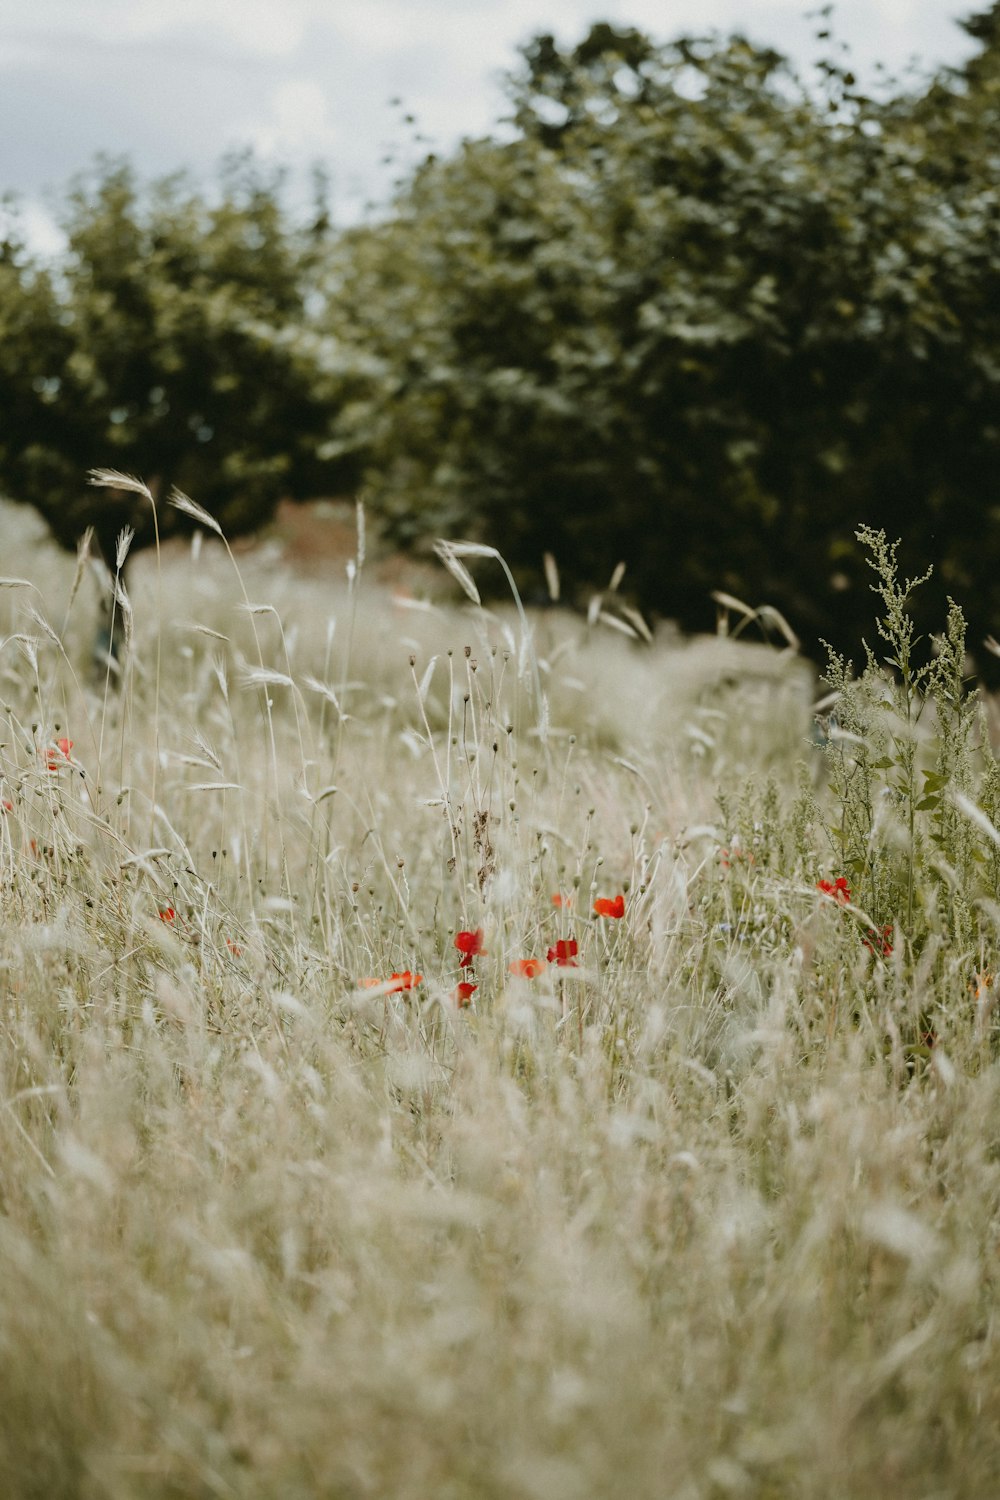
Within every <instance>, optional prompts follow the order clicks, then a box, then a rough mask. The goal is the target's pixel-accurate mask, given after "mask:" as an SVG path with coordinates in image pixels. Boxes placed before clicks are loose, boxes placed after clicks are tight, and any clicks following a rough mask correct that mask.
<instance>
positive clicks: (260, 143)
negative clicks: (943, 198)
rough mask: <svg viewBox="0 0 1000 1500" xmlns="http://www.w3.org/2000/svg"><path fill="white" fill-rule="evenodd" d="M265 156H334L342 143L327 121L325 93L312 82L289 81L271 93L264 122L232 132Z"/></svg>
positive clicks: (327, 106)
mask: <svg viewBox="0 0 1000 1500" xmlns="http://www.w3.org/2000/svg"><path fill="white" fill-rule="evenodd" d="M234 133H235V134H236V135H237V136H240V137H242V138H243V139H244V140H248V141H250V143H251V144H252V145H253V146H254V148H255V149H256V150H257V151H259V152H260V153H261V154H262V155H264V156H276V157H279V158H282V159H285V158H287V157H289V156H296V157H301V156H305V157H316V156H329V155H332V154H335V153H336V152H337V150H338V148H339V147H340V146H342V145H343V140H342V137H341V133H340V131H339V130H338V129H337V127H336V126H335V124H334V122H333V121H332V119H331V118H330V107H329V99H328V94H327V91H326V90H325V89H324V88H323V87H322V86H321V85H320V84H319V83H317V82H316V81H315V79H312V78H288V79H285V80H284V81H283V82H282V83H279V84H278V85H277V87H276V88H275V89H273V90H272V92H271V95H270V98H269V100H268V111H267V114H266V115H265V116H264V118H263V119H262V120H261V119H255V120H253V121H248V122H247V123H245V124H244V125H243V126H242V128H241V127H240V126H237V127H236V129H235V132H234Z"/></svg>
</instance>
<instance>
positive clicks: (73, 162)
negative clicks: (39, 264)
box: [0, 0, 986, 242]
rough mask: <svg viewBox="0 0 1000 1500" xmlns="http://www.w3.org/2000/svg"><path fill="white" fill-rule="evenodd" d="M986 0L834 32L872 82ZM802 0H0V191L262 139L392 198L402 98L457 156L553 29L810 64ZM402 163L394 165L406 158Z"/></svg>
mask: <svg viewBox="0 0 1000 1500" xmlns="http://www.w3.org/2000/svg"><path fill="white" fill-rule="evenodd" d="M985 5H986V0H965V3H962V0H958V3H955V0H842V3H841V4H840V5H838V6H837V7H836V8H835V11H834V27H835V31H836V33H837V34H838V35H839V36H840V37H841V38H843V39H844V40H845V41H847V42H848V43H849V44H850V46H851V49H852V57H853V60H854V63H855V65H856V67H857V68H858V69H859V71H860V72H861V74H862V76H870V75H869V73H868V69H869V68H870V66H871V64H872V63H873V62H874V60H875V59H881V60H882V61H884V62H885V63H886V64H887V65H888V66H889V67H890V68H892V69H895V70H897V71H898V70H901V69H903V68H904V67H905V66H906V64H907V62H908V61H909V60H910V59H911V58H913V57H914V56H918V57H919V58H920V59H921V60H922V61H923V63H924V64H925V65H926V66H937V65H939V64H942V63H957V62H960V61H961V60H962V59H963V58H964V57H966V56H967V55H968V54H969V52H970V51H971V50H972V48H971V46H970V42H969V39H968V38H967V37H966V36H965V34H964V33H963V32H962V31H960V30H959V28H958V27H957V25H956V24H955V20H954V18H955V16H956V15H958V16H961V15H967V14H969V12H970V11H975V10H982V9H984V8H985ZM809 8H810V6H809V5H808V4H807V3H806V0H743V3H740V0H603V3H601V0H595V3H590V0H0V192H2V191H3V190H10V189H14V190H16V191H17V192H18V193H20V194H22V195H23V196H24V197H25V199H27V200H28V201H29V203H30V205H31V216H32V224H33V226H34V233H35V235H36V236H37V238H38V240H39V242H41V241H43V240H44V238H45V233H46V227H45V211H44V208H43V205H44V203H45V202H46V194H47V193H48V194H51V192H52V190H53V189H58V188H59V187H60V186H61V185H63V184H64V183H65V182H66V181H67V179H68V178H70V177H71V176H72V175H73V173H75V172H77V171H79V170H80V169H82V168H84V167H86V166H87V165H88V164H89V163H90V162H91V161H92V160H93V157H94V155H95V154H96V153H97V152H99V151H108V152H112V153H121V154H127V155H128V156H129V157H130V158H131V159H132V161H133V162H134V163H135V164H136V166H137V167H138V168H139V169H140V171H141V172H142V173H144V174H149V175H155V174H158V173H163V172H168V171H172V170H173V169H175V168H177V167H179V166H187V167H192V168H194V169H196V170H198V171H203V170H207V169H210V168H211V167H212V166H213V165H214V163H215V162H216V161H217V160H218V158H219V157H220V156H221V155H222V153H223V152H224V151H226V150H227V149H229V148H232V147H234V146H238V145H252V146H253V147H254V148H255V149H256V150H257V151H258V152H259V153H261V154H262V155H264V156H268V157H273V158H275V159H278V160H282V161H285V162H289V163H291V164H293V165H294V164H304V163H305V162H307V161H309V160H312V159H317V158H318V159H321V160H322V161H323V162H324V163H325V164H326V165H327V167H328V168H329V170H330V172H331V174H332V178H333V185H334V194H335V196H334V211H335V214H336V217H337V218H338V220H341V221H343V220H345V219H348V218H350V219H354V218H356V217H357V216H358V215H359V213H361V212H362V210H363V205H364V204H365V202H366V201H369V200H373V199H374V200H377V199H378V198H379V197H381V196H384V194H385V192H386V190H387V186H388V184H389V182H390V181H391V176H392V172H393V168H392V167H389V166H386V165H385V164H384V163H383V158H384V157H385V156H386V155H387V154H388V152H389V149H390V148H391V147H392V146H393V145H394V144H397V145H398V144H400V143H402V144H403V145H404V152H403V159H404V160H405V159H407V153H408V154H409V158H410V159H412V157H413V154H414V151H415V150H416V149H417V148H414V147H413V146H409V147H406V146H405V143H406V141H407V136H408V133H410V132H408V129H407V127H405V126H404V125H403V124H402V123H401V120H400V113H401V112H400V109H399V108H398V107H392V106H390V103H389V101H390V100H391V99H392V98H394V97H400V98H401V99H402V100H403V101H404V105H405V107H406V108H408V110H409V111H410V112H411V113H412V114H413V115H414V116H415V117H416V120H417V126H418V128H419V129H420V130H421V131H422V133H423V134H424V135H425V136H426V137H427V138H428V142H427V145H426V147H424V148H423V149H432V148H433V149H435V150H447V149H449V148H450V147H451V146H452V145H454V144H455V143H456V142H457V141H458V140H459V139H460V138H461V137H462V136H463V135H476V134H481V133H483V132H485V131H486V130H488V129H489V127H490V126H491V124H492V123H493V122H494V121H495V120H496V118H497V116H498V114H499V113H501V112H502V109H503V96H502V93H501V88H500V82H499V80H500V75H501V74H502V72H503V71H504V69H507V68H510V67H511V66H512V65H513V64H514V63H515V61H516V48H517V46H518V44H519V43H520V42H523V41H524V40H526V39H527V38H528V37H529V36H531V35H532V34H533V33H535V32H537V31H545V30H548V31H553V32H555V34H556V35H557V36H558V37H560V38H561V39H562V40H564V41H575V40H578V39H579V37H580V36H581V35H582V34H583V33H584V31H585V29H586V27H587V24H588V22H590V21H592V20H602V19H603V20H610V21H614V22H618V23H630V24H633V25H637V26H639V27H641V28H643V29H644V30H646V31H648V32H649V33H650V34H651V35H653V36H654V37H657V38H661V39H666V38H669V37H672V36H676V35H679V34H680V33H682V32H688V33H691V32H695V33H703V32H705V31H707V30H713V29H715V30H720V31H731V30H734V29H741V30H742V31H744V33H745V34H747V35H749V36H750V37H751V38H752V39H754V40H759V41H762V42H766V43H769V44H771V45H774V46H777V47H778V48H779V49H781V50H782V51H785V52H787V53H789V54H790V55H791V56H792V57H793V58H795V59H796V60H797V61H799V62H801V63H805V62H807V61H808V60H809V59H810V58H811V57H812V56H814V55H815V50H816V47H815V43H814V42H813V41H812V40H811V37H812V33H813V32H814V31H815V29H816V25H817V22H816V21H815V20H812V21H808V20H806V19H805V17H804V12H805V11H806V10H807V9H809ZM396 170H397V171H398V167H397V168H396Z"/></svg>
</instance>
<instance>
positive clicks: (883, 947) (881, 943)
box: [862, 922, 892, 958]
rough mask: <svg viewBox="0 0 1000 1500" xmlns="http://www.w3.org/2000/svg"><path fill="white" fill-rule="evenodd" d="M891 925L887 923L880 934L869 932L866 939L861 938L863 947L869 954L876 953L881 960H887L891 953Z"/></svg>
mask: <svg viewBox="0 0 1000 1500" xmlns="http://www.w3.org/2000/svg"><path fill="white" fill-rule="evenodd" d="M891 939H892V923H891V922H887V923H886V924H885V926H884V927H883V928H882V931H881V932H874V931H873V932H870V933H869V934H868V936H867V937H866V938H862V942H863V943H864V945H865V947H866V948H867V949H868V950H869V951H870V952H871V953H877V954H879V956H880V957H882V958H888V957H889V954H890V953H891V952H892V941H891Z"/></svg>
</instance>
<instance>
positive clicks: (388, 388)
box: [337, 24, 1000, 646]
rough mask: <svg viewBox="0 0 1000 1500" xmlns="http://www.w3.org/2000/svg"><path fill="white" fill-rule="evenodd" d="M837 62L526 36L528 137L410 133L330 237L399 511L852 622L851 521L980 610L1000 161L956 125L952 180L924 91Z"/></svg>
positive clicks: (374, 446)
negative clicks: (962, 153)
mask: <svg viewBox="0 0 1000 1500" xmlns="http://www.w3.org/2000/svg"><path fill="white" fill-rule="evenodd" d="M826 79H827V87H826V90H825V92H823V93H822V94H820V95H818V96H817V94H816V93H815V92H810V91H808V90H806V89H805V88H804V87H803V86H802V85H801V84H800V82H799V80H798V79H797V78H796V76H795V75H794V73H793V72H792V70H791V69H790V68H789V66H788V64H787V63H786V62H785V61H784V60H783V59H782V58H781V57H780V56H778V54H776V53H775V52H774V51H772V50H769V49H760V48H755V47H754V46H752V45H751V44H750V43H749V42H747V41H746V40H745V39H743V38H741V37H733V38H731V39H729V40H728V41H720V40H718V39H714V38H713V39H708V40H698V39H681V40H680V41H677V42H673V43H669V44H666V45H660V44H656V43H654V42H653V41H651V40H650V39H649V38H648V37H645V36H643V35H642V34H641V33H638V32H636V31H633V30H616V29H615V28H613V27H611V26H608V25H605V24H602V25H598V26H595V27H593V28H592V29H591V31H590V32H589V34H588V35H587V36H586V37H585V38H584V39H583V41H582V42H581V43H580V44H579V46H577V47H575V48H569V49H567V48H561V47H559V46H558V45H557V44H556V43H555V42H554V41H553V39H552V38H551V37H539V38H536V39H535V41H534V42H532V43H531V44H529V46H528V47H527V48H526V49H525V53H524V59H523V64H522V67H521V69H520V70H519V72H518V73H517V74H516V75H515V76H514V78H513V79H512V82H511V103H512V122H513V125H514V127H515V132H516V133H515V138H514V139H513V140H508V141H506V142H502V141H497V140H480V141H473V142H467V143H465V144H464V145H463V147H462V148H461V149H460V150H459V152H458V153H457V154H456V155H455V156H453V157H452V158H451V159H449V160H444V161H437V160H429V161H428V162H426V163H425V164H424V165H423V167H422V168H421V169H420V170H419V171H418V172H417V173H416V174H415V176H414V178H413V180H412V182H411V183H410V184H409V185H408V186H407V188H406V189H405V190H404V192H403V193H402V194H401V196H400V198H399V200H398V202H397V204H396V206H395V211H394V213H393V215H392V216H391V217H390V218H388V219H387V220H386V221H385V222H384V223H382V224H379V225H376V226H371V227H367V228H365V229H363V230H360V231H357V232H355V233H354V234H353V235H351V236H348V237H347V238H346V239H345V241H344V243H343V245H342V247H341V251H340V257H339V259H338V272H337V275H338V285H339V288H340V291H341V296H340V298H339V300H338V302H337V316H338V323H337V327H338V329H340V330H342V331H343V332H344V333H345V336H346V337H348V338H349V339H350V340H353V341H355V342H357V343H358V344H359V345H363V346H364V347H365V348H366V349H367V350H369V351H374V352H375V353H376V354H377V355H378V357H379V359H380V360H381V370H382V375H381V391H382V398H381V407H380V406H379V403H378V402H372V403H371V404H370V405H369V406H368V407H367V408H365V407H364V406H359V407H358V408H357V412H358V414H359V416H360V418H361V422H362V426H364V424H365V423H367V424H368V425H367V427H366V428H365V430H366V432H367V433H368V435H369V437H370V438H371V451H372V453H373V464H372V468H371V471H370V479H371V482H372V485H373V490H374V496H375V503H376V504H378V505H379V506H380V507H381V509H382V511H383V513H384V515H385V516H386V517H387V518H388V521H389V523H390V525H391V526H393V527H394V528H395V530H396V533H397V534H398V535H399V536H400V537H403V538H405V537H407V536H412V535H413V534H414V532H415V531H416V530H418V529H419V528H420V527H421V526H423V527H425V528H426V529H428V530H431V529H435V528H442V527H450V528H454V529H458V528H461V529H462V530H463V531H465V532H469V531H471V532H472V534H474V535H479V536H481V537H482V538H483V539H484V540H487V541H489V542H491V543H494V544H496V545H498V546H499V547H501V549H502V550H503V551H504V553H505V555H507V556H508V557H509V558H510V559H511V561H513V562H514V563H516V564H517V565H518V566H519V567H520V568H521V570H522V571H523V572H530V571H531V570H533V569H538V567H539V564H540V560H541V557H542V554H543V552H544V551H545V550H553V551H555V552H556V553H557V555H558V556H559V559H560V561H561V562H562V563H563V564H564V565H565V567H564V571H569V572H571V573H575V575H576V576H577V577H578V578H579V579H581V581H583V580H585V581H586V583H587V584H588V585H592V584H593V583H600V582H603V581H604V580H605V578H606V575H607V572H608V571H609V567H610V564H611V563H613V561H614V560H615V559H616V558H618V557H622V558H625V559H626V560H627V561H628V563H629V566H630V574H629V576H630V577H631V579H632V582H633V587H634V588H635V589H636V591H637V593H638V595H639V597H640V599H641V600H642V602H644V603H645V604H646V605H647V606H649V607H652V608H654V609H657V610H659V611H661V612H662V613H664V614H666V615H669V616H671V617H673V618H676V619H679V620H680V621H681V622H682V624H685V625H688V626H695V627H698V626H701V627H704V626H706V625H708V624H709V623H710V621H711V617H712V616H711V605H710V604H709V602H708V595H709V592H710V590H711V589H713V588H719V587H721V588H724V589H727V590H729V591H730V592H733V593H737V594H740V595H742V596H744V597H748V598H749V599H750V601H751V602H754V603H756V602H758V601H763V600H767V601H769V602H771V603H773V604H776V605H778V606H779V607H780V608H781V609H783V610H784V612H785V613H786V614H787V615H788V616H789V618H790V619H791V621H792V623H793V624H794V625H795V627H796V628H797V629H798V630H799V631H800V632H801V633H802V634H803V635H804V636H805V637H806V638H807V639H810V640H811V641H813V642H815V641H817V639H818V638H820V637H826V638H828V639H831V640H832V641H833V642H834V643H835V644H838V645H841V646H843V645H847V644H853V643H854V642H856V639H857V632H858V630H859V628H861V627H862V626H863V625H866V624H867V622H868V620H869V619H870V601H869V598H868V593H867V579H866V578H865V577H864V570H863V567H862V566H861V564H860V560H859V559H858V558H857V555H856V546H855V542H854V531H855V529H856V527H857V525H858V524H859V523H860V522H862V521H866V522H869V523H870V524H872V525H875V526H878V527H883V528H884V529H885V530H886V531H887V532H888V533H889V534H890V535H893V536H896V535H902V536H904V538H905V542H906V545H905V548H904V553H903V557H902V562H903V566H904V567H905V566H906V565H907V562H908V561H909V559H910V558H913V559H914V560H915V561H914V568H913V571H915V570H916V566H917V562H916V560H919V559H921V558H923V557H925V556H928V555H930V556H937V557H939V558H941V559H942V567H941V570H940V573H941V584H942V587H946V588H950V589H951V590H952V591H961V592H962V594H963V597H964V598H965V599H968V598H969V596H970V593H972V594H973V596H974V597H973V610H972V613H973V623H974V626H975V627H976V628H977V629H980V631H981V632H982V631H983V630H984V629H988V628H992V623H993V622H992V621H991V617H990V613H989V612H990V611H994V610H998V609H1000V585H998V584H997V583H996V581H995V580H996V578H997V577H998V576H1000V567H998V564H1000V538H998V535H997V534H996V529H995V528H986V527H984V525H983V521H984V519H985V518H986V517H987V516H988V515H989V513H990V507H991V506H994V507H995V506H998V505H1000V496H998V494H997V480H996V474H997V467H996V459H997V457H998V456H1000V455H998V447H1000V428H998V426H997V424H996V421H995V411H996V396H997V380H998V379H1000V368H998V366H997V364H996V356H995V350H996V348H997V346H998V343H1000V296H997V295H996V291H997V286H996V279H995V278H996V276H997V272H998V268H1000V240H998V238H997V236H996V233H995V227H996V224H995V207H996V196H997V190H996V186H995V182H996V179H995V173H994V172H993V171H992V170H991V168H990V165H989V160H990V159H989V158H988V157H983V156H982V155H981V154H978V148H977V149H976V150H972V149H970V157H969V163H968V173H969V174H971V176H967V186H966V187H965V188H963V189H962V190H961V191H959V190H958V189H957V188H956V186H955V184H954V183H953V182H952V181H951V180H950V179H949V178H947V174H945V178H944V180H942V176H941V174H940V173H935V172H934V171H931V170H928V169H927V167H926V165H925V163H924V160H923V157H922V146H921V139H920V135H919V129H920V128H923V127H919V125H918V123H917V116H918V115H919V106H920V103H921V101H920V99H915V98H908V97H904V98H898V99H894V100H890V101H888V102H879V101H875V100H872V99H870V98H868V97H866V96H865V95H864V94H863V93H861V92H860V91H859V90H858V89H857V87H856V85H855V81H854V79H853V77H852V76H851V74H850V72H849V70H847V69H846V68H843V67H838V66H836V65H833V64H830V63H827V64H826ZM958 97H959V95H958V94H956V99H957V98H958ZM961 97H962V98H965V95H962V96H961ZM956 108H957V105H956ZM968 183H971V184H972V185H973V191H972V192H971V193H970V192H969V189H968ZM991 413H992V415H991ZM390 414H391V415H390ZM941 602H942V601H941V599H940V597H939V594H935V592H934V591H933V590H928V591H927V596H926V608H927V610H928V611H929V612H933V613H932V614H931V616H930V617H931V618H934V619H937V618H939V617H940V612H941Z"/></svg>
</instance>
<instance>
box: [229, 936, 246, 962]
mask: <svg viewBox="0 0 1000 1500" xmlns="http://www.w3.org/2000/svg"><path fill="white" fill-rule="evenodd" d="M226 947H227V948H228V949H229V951H230V953H231V954H232V955H233V957H234V958H242V957H243V949H242V948H241V947H240V945H239V943H234V942H233V940H232V938H226Z"/></svg>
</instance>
